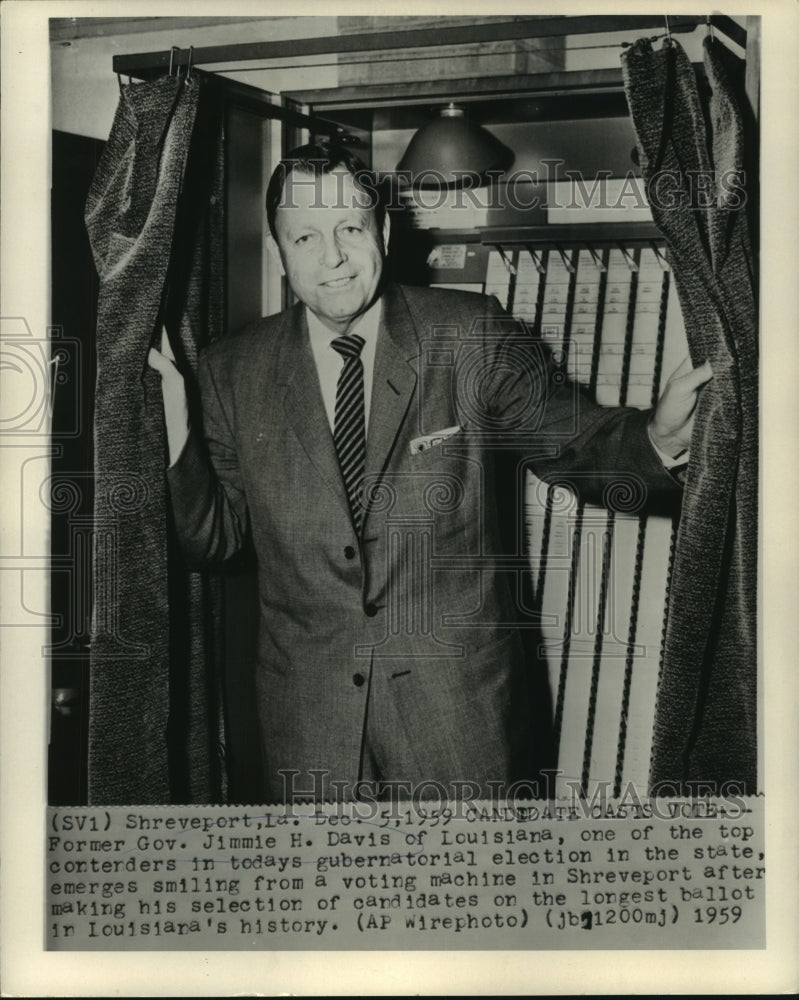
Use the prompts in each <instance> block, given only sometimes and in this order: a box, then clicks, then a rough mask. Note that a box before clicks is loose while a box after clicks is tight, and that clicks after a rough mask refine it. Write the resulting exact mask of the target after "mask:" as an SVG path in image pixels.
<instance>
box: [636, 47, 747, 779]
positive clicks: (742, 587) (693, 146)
mask: <svg viewBox="0 0 799 1000" xmlns="http://www.w3.org/2000/svg"><path fill="white" fill-rule="evenodd" d="M725 53H726V50H725V48H724V46H723V45H722V43H721V42H719V41H718V40H715V39H713V38H711V37H708V38H707V39H706V40H705V43H704V65H705V70H706V76H707V83H708V85H709V93H708V94H703V95H701V96H700V91H699V89H698V85H697V77H696V74H695V72H694V69H693V67H692V65H691V63H690V61H689V59H688V57H687V56H686V54H685V52H684V50H683V49H682V47H681V46H680V45H679V43H678V42H676V41H674V40H672V39H667V40H666V41H665V42H664V43H663V46H662V48H660V49H659V50H658V51H655V50H654V49H653V47H652V44H651V42H650V41H648V40H645V39H644V40H641V41H638V42H636V43H635V45H634V46H632V47H631V48H630V49H628V50H627V51H626V52H625V54H624V55H623V56H622V64H623V72H624V82H625V89H626V93H627V100H628V104H629V108H630V113H631V116H632V121H633V125H634V127H635V131H636V136H637V144H638V154H639V158H640V164H641V170H642V173H643V176H644V180H645V182H646V185H647V191H648V198H649V202H650V206H651V209H652V214H653V217H654V220H655V222H656V224H657V225H658V227H659V228H660V229H661V231H662V232H663V234H664V236H665V238H666V240H667V242H668V246H669V248H670V250H671V255H670V260H671V264H672V268H673V273H674V278H675V281H676V286H677V291H678V294H679V298H680V304H681V307H682V311H683V316H684V321H685V327H686V331H687V335H688V342H689V346H690V352H691V358H692V361H693V363H694V364H695V365H697V364H701V363H702V362H703V361H705V360H706V359H708V360H709V361H710V363H711V365H712V367H713V372H714V377H713V379H712V381H711V382H710V383H709V384H708V385H707V386H706V387H705V389H704V390H703V392H702V395H701V399H700V402H699V405H698V408H697V411H696V419H695V425H694V434H693V439H692V443H691V452H690V463H689V467H688V472H687V481H686V483H685V496H684V501H683V506H682V514H681V519H680V525H679V530H678V534H677V541H676V548H675V552H674V563H673V571H672V576H671V590H670V598H669V614H668V622H667V628H666V635H665V642H664V653H663V661H662V671H661V680H660V689H659V694H658V703H657V711H656V718H655V733H654V743H653V758H652V770H651V775H650V783H651V786H652V787H653V788H659V789H660V790H663V791H668V790H670V789H676V790H679V791H682V792H683V793H685V792H688V791H689V790H690V789H691V788H692V787H693V788H696V785H692V784H691V783H700V782H702V783H713V784H714V785H715V791H716V792H717V793H718V792H719V791H720V788H719V785H720V784H721V783H723V782H727V781H734V782H736V783H737V784H738V787H739V788H740V787H745V790H746V791H747V792H748V793H750V794H751V793H753V792H755V791H756V790H757V638H756V626H757V580H756V570H757V513H758V497H757V485H758V451H757V446H758V397H757V393H758V375H757V362H758V346H757V306H756V291H755V286H756V274H755V264H754V261H753V256H752V250H751V245H750V237H749V232H748V228H747V226H748V222H747V214H746V197H747V194H746V186H745V176H744V171H743V163H744V149H743V134H744V130H743V124H742V115H741V110H740V106H739V104H738V100H737V98H736V94H735V92H734V88H733V86H732V84H731V77H730V74H729V73H728V71H727V56H726V55H725ZM705 790H706V791H707V787H706V789H705Z"/></svg>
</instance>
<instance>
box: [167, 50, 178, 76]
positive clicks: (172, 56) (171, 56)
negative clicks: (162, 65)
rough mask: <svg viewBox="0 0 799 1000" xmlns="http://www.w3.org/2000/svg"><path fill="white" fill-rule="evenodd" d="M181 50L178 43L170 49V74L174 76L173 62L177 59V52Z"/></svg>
mask: <svg viewBox="0 0 799 1000" xmlns="http://www.w3.org/2000/svg"><path fill="white" fill-rule="evenodd" d="M179 51H180V49H179V48H178V46H177V45H173V46H172V48H171V49H170V50H169V75H170V76H172V64H173V62H174V59H175V53H176V52H179Z"/></svg>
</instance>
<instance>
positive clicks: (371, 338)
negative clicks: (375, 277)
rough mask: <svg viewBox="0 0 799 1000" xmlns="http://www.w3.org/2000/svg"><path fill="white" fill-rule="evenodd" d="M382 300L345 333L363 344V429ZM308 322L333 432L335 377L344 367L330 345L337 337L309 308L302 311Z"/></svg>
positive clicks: (374, 304)
mask: <svg viewBox="0 0 799 1000" xmlns="http://www.w3.org/2000/svg"><path fill="white" fill-rule="evenodd" d="M381 308H382V306H381V301H380V299H378V300H377V301H376V302H373V303H372V305H371V306H370V307H369V308H368V309H367V310H366V312H365V313H364V314H363V315H362V316H359V317H358V319H357V320H356V321H355V323H353V324H352V326H351V327H350V328H349V330H348V331H347V333H348V334H354V333H357V334H358V336H359V337H363V339H364V341H365V343H364V345H363V349H362V350H361V361H362V362H363V404H364V416H365V420H366V427H367V430H368V427H369V408H370V404H371V401H372V377H373V372H374V367H375V351H376V349H377V333H378V330H379V329H380V311H381ZM305 315H306V316H307V319H308V335H309V336H310V339H311V350H312V351H313V356H314V361H315V362H316V371H317V372H318V374H319V386H320V388H321V390H322V399H323V400H324V404H325V412H326V413H327V420H328V423H329V424H330V430H331V431H332V430H333V423H334V421H335V417H336V389H337V387H338V377H339V375H340V374H341V369H342V368H343V367H344V358H342V357H341V355H340V354H339V353H338V351H336V350H335V349H334V348H333V347H331V346H330V345H331V344H332V342H333V341H334V340H335V339H336V338H337V337H338V336H340V334H337V333H333V332H332V330H330V329H328V327H326V326H325V325H324V323H322V321H321V320H320V319H318V318H317V317H316V316H315V315H314V313H312V312H311V310H310V309H307V308H306V310H305Z"/></svg>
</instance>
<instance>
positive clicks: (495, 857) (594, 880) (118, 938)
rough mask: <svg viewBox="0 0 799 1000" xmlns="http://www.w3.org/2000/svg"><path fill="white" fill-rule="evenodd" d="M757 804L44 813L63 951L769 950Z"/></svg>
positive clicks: (48, 909)
mask: <svg viewBox="0 0 799 1000" xmlns="http://www.w3.org/2000/svg"><path fill="white" fill-rule="evenodd" d="M763 812H764V806H763V800H762V799H759V798H747V799H743V798H738V799H735V800H733V801H726V800H723V799H704V800H688V799H685V800H676V799H663V800H645V801H643V802H639V803H638V804H637V805H636V806H635V807H634V808H633V807H630V806H626V805H624V804H619V803H614V802H613V801H606V802H603V803H602V804H601V805H594V806H591V805H590V803H587V802H583V803H582V804H581V807H580V808H575V806H574V805H573V804H572V805H567V804H561V803H559V802H543V801H542V802H540V803H532V802H530V803H527V804H525V805H520V804H518V803H516V804H513V805H497V804H492V803H476V802H472V803H469V804H468V805H463V804H455V805H454V806H452V807H447V806H438V805H431V806H429V807H425V806H424V804H423V803H421V804H420V803H415V804H412V803H408V804H407V806H405V807H403V806H401V805H400V804H397V803H395V804H393V805H392V806H390V807H387V808H386V809H384V810H382V811H381V809H380V807H379V806H378V805H373V807H372V809H371V810H370V811H369V812H368V813H365V812H364V811H363V810H362V809H359V807H358V805H357V804H354V805H350V806H345V805H342V804H317V805H311V804H307V805H292V806H290V807H286V806H271V807H261V806H257V807H246V808H245V807H210V806H209V807H191V806H187V807H177V806H172V807H156V806H148V807H113V808H108V809H102V808H93V809H90V808H75V809H67V808H50V809H48V811H47V823H48V830H47V834H46V852H45V863H46V894H47V895H46V905H45V924H46V926H45V939H46V946H47V948H48V949H51V950H120V951H134V950H138V951H142V950H191V949H196V950H243V949H252V950H257V949H273V950H292V949H297V950H299V949H320V950H331V949H376V950H377V949H382V950H385V949H467V948H468V949H474V948H479V949H482V950H486V949H492V948H496V949H580V948H588V949H591V948H758V947H764V946H765V917H764V913H765V908H764V899H765V854H764V843H763V840H764V836H763V831H764V823H763Z"/></svg>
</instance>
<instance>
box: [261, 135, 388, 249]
mask: <svg viewBox="0 0 799 1000" xmlns="http://www.w3.org/2000/svg"><path fill="white" fill-rule="evenodd" d="M341 167H343V168H344V169H345V170H346V171H347V172H348V173H350V174H352V176H353V177H354V178H355V181H356V183H357V185H358V187H359V188H360V189H361V190H362V191H363V192H364V193H365V194H366V195H367V196H368V204H369V207H371V208H372V209H373V210H374V213H375V222H376V223H377V227H378V229H380V228H381V227H382V225H383V219H384V217H385V205H384V201H383V198H382V197H381V192H380V181H379V179H378V177H377V175H376V174H375V173H374V172H373V171H371V170H369V168H368V167H367V166H366V165H365V164H364V163H363V162H362V161H361V160H360V159H359V158H358V157H357V156H356V155H355V154H354V153H352V152H351V151H350V150H349V149H347V148H346V147H344V146H338V145H336V144H335V143H332V142H331V143H324V144H323V143H318V144H316V143H310V144H308V145H307V146H298V147H297V148H296V149H293V150H292V151H291V152H290V153H289V154H288V155H287V156H285V157H284V158H283V159H282V160H281V161H280V163H278V165H277V166H276V167H275V170H274V173H273V174H272V176H271V178H270V180H269V186H268V187H267V189H266V220H267V222H268V223H269V231H270V232H271V234H272V236H273V237H274V238H275V239H277V226H276V219H277V210H278V208H279V207H280V205H281V202H282V200H283V192H284V191H285V188H286V181H287V180H288V178H289V176H290V175H291V174H292V173H294V171H295V170H299V171H300V172H302V173H307V174H311V175H312V176H313V177H321V176H322V175H323V174H329V173H332V172H333V171H334V170H337V169H339V168H341Z"/></svg>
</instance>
